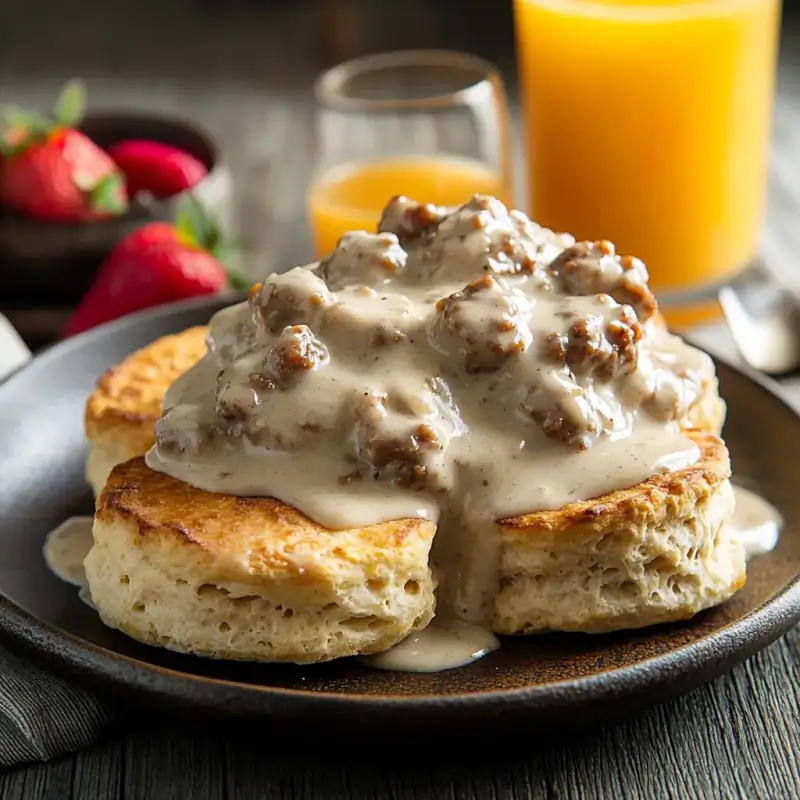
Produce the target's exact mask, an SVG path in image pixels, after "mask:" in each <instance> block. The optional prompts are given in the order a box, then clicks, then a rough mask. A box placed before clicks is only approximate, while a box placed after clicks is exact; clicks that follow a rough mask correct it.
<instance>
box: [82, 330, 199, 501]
mask: <svg viewBox="0 0 800 800" xmlns="http://www.w3.org/2000/svg"><path fill="white" fill-rule="evenodd" d="M207 333H208V328H207V327H206V326H199V327H197V328H189V329H188V330H185V331H183V332H182V333H177V334H175V335H173V336H165V337H163V338H162V339H158V340H156V341H155V342H153V343H152V344H150V345H148V346H147V347H144V348H142V349H141V350H137V351H136V352H135V353H133V354H132V355H130V356H128V357H127V358H126V359H125V360H124V361H123V362H122V363H121V364H118V365H117V366H115V367H112V368H111V369H109V370H107V371H106V372H105V373H104V374H103V375H102V376H101V377H100V379H99V380H98V381H97V388H96V389H95V391H94V392H93V393H92V394H91V396H90V397H89V400H88V401H87V403H86V409H85V413H84V427H85V430H86V438H87V439H88V440H89V445H90V451H89V457H88V460H87V463H86V479H87V480H88V481H89V483H90V484H91V486H92V488H93V489H94V493H95V495H98V494H99V493H100V491H101V490H102V488H103V486H104V484H105V482H106V478H107V477H108V474H109V472H111V469H112V467H114V465H115V464H120V463H122V462H123V461H127V460H128V459H129V458H133V457H134V456H139V455H142V454H143V453H145V452H147V450H148V449H149V448H150V446H151V445H152V444H153V428H154V426H155V424H156V420H157V419H158V417H159V415H160V414H161V406H162V404H163V402H164V395H165V394H166V392H167V389H168V388H169V387H170V385H171V384H172V383H173V382H174V381H175V379H176V378H178V377H179V376H180V375H182V374H183V373H184V372H186V371H187V370H188V369H189V368H190V367H192V366H194V365H195V364H196V363H197V362H198V361H199V360H200V359H201V358H202V357H203V356H204V355H205V354H206V335H207Z"/></svg>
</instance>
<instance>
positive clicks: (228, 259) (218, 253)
mask: <svg viewBox="0 0 800 800" xmlns="http://www.w3.org/2000/svg"><path fill="white" fill-rule="evenodd" d="M211 252H212V254H213V255H214V258H216V259H217V261H219V263H220V264H222V266H223V267H225V272H227V273H228V286H230V287H231V289H236V290H237V291H240V292H241V291H247V290H248V289H249V288H250V287H251V286H252V285H253V281H251V280H250V278H248V277H247V275H245V274H244V272H243V271H242V269H241V267H240V266H239V258H240V256H241V251H240V250H239V248H238V247H236V245H234V244H231V243H230V242H222V243H221V244H219V245H218V246H217V247H216V248H215V249H214V250H212V251H211Z"/></svg>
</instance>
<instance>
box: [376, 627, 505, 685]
mask: <svg viewBox="0 0 800 800" xmlns="http://www.w3.org/2000/svg"><path fill="white" fill-rule="evenodd" d="M498 647H500V642H499V641H498V639H497V637H496V636H495V635H494V634H493V633H492V632H491V631H490V630H489V629H488V628H486V627H485V626H481V625H473V624H470V623H468V622H460V621H459V620H449V621H447V622H444V623H443V622H442V621H437V620H435V619H434V620H433V622H431V623H430V625H428V627H427V628H424V629H423V630H421V631H418V632H417V633H412V634H411V636H408V637H406V638H405V639H403V641H402V642H400V644H397V645H395V646H394V647H392V648H390V649H389V650H387V651H386V652H384V653H376V654H375V655H372V656H366V657H365V658H364V659H363V661H364V663H366V664H369V666H371V667H375V668H376V669H387V670H395V671H397V672H441V671H442V670H446V669H455V668H456V667H465V666H466V665H467V664H471V663H472V662H473V661H477V660H478V659H479V658H483V656H485V655H487V654H488V653H491V652H492V650H497V648H498Z"/></svg>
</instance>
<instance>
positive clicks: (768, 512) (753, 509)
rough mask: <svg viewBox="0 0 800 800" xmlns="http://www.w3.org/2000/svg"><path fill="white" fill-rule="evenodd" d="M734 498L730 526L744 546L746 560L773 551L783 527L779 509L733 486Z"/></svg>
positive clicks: (758, 496) (761, 498) (747, 491)
mask: <svg viewBox="0 0 800 800" xmlns="http://www.w3.org/2000/svg"><path fill="white" fill-rule="evenodd" d="M733 494H734V498H735V503H736V505H735V509H734V512H733V517H732V519H731V521H730V523H729V524H730V525H731V526H732V527H733V528H734V529H735V530H736V533H737V535H738V537H739V539H740V540H741V542H742V544H743V545H744V552H745V555H746V556H747V558H748V560H749V559H751V558H755V557H756V556H761V555H764V554H765V553H769V552H770V551H771V550H774V549H775V545H776V544H778V536H779V534H780V529H781V526H782V525H783V519H782V518H781V515H780V512H779V511H778V509H777V508H775V506H773V505H771V504H770V503H768V502H767V501H766V500H765V499H764V498H763V497H761V496H760V495H758V494H755V492H751V491H749V490H748V489H743V488H742V487H741V486H734V487H733Z"/></svg>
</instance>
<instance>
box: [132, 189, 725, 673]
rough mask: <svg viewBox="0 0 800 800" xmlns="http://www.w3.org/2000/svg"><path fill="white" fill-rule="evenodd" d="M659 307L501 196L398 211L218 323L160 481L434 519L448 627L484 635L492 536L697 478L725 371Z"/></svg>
mask: <svg viewBox="0 0 800 800" xmlns="http://www.w3.org/2000/svg"><path fill="white" fill-rule="evenodd" d="M655 311H656V304H655V300H654V299H653V296H652V294H651V292H650V290H649V288H648V287H647V272H646V270H645V267H644V265H643V264H642V263H641V262H640V261H639V260H638V259H635V258H631V257H628V256H623V257H620V256H618V255H617V254H616V253H615V251H614V248H613V245H611V244H610V243H608V242H595V243H590V242H579V243H575V242H574V239H572V237H569V236H567V235H560V234H555V233H553V232H552V231H549V230H547V229H545V228H541V227H540V226H538V225H536V224H535V223H533V222H531V221H530V220H529V219H528V218H527V217H525V215H524V214H522V213H520V212H517V211H510V212H509V211H508V210H507V209H506V208H505V207H504V206H503V205H502V204H501V203H499V202H498V201H496V200H494V199H493V198H488V197H482V196H476V197H474V198H473V199H472V200H471V201H470V202H468V203H466V204H465V205H464V206H462V207H460V208H458V209H442V208H437V207H433V206H424V205H419V204H417V203H413V202H411V201H409V200H407V199H405V198H395V200H393V201H392V202H391V203H390V204H389V206H387V208H386V210H385V212H384V215H383V218H382V220H381V223H380V225H379V232H378V233H377V234H370V233H366V232H363V231H362V232H355V233H351V234H348V235H346V236H344V237H343V238H342V240H341V241H340V242H339V245H338V247H337V248H336V250H335V251H334V253H333V254H332V255H331V256H329V257H328V258H326V259H324V260H323V261H322V262H320V263H319V264H314V265H311V266H310V267H297V268H295V269H293V270H291V271H289V272H286V273H283V274H278V275H270V276H269V277H268V278H266V279H265V280H264V282H263V284H262V285H261V287H260V289H258V290H257V291H254V292H253V293H251V297H250V299H249V301H248V302H245V303H242V304H239V305H236V306H233V307H231V308H228V309H225V310H224V311H221V312H219V313H218V314H217V315H216V316H215V317H214V318H213V320H212V321H211V331H210V335H209V352H208V355H207V356H206V357H205V358H204V359H203V360H202V361H201V362H200V363H199V364H198V365H197V366H196V367H194V368H193V369H192V370H190V371H189V372H188V373H186V374H185V375H184V376H183V377H181V378H180V379H178V380H177V381H176V382H175V384H174V385H173V386H172V387H171V388H170V390H169V392H168V393H167V396H166V400H165V412H164V414H163V416H162V417H161V419H160V420H159V422H158V424H157V426H156V444H155V446H154V447H153V448H152V449H151V450H150V451H149V452H148V454H147V463H148V465H149V466H150V467H151V468H152V469H155V470H160V471H163V472H166V473H168V474H170V475H172V476H174V477H176V478H178V479H180V480H182V481H185V482H187V483H190V484H192V485H194V486H197V487H199V488H201V489H205V490H208V491H213V492H222V493H229V494H234V495H240V496H270V497H275V498H277V499H279V500H281V501H283V502H285V503H287V504H289V505H292V506H295V507H296V508H298V509H300V510H301V511H302V512H304V513H305V514H307V515H308V516H309V517H311V518H312V519H314V520H315V521H317V522H318V523H320V524H322V525H325V526H327V527H330V528H333V529H337V528H338V529H341V528H350V527H358V526H363V525H371V524H375V523H378V522H382V521H386V520H392V519H403V518H410V517H424V518H429V519H431V520H434V521H436V522H437V523H438V528H437V533H436V537H435V542H434V545H433V549H432V554H431V563H432V567H433V569H434V571H435V572H436V576H437V579H438V583H439V588H438V590H437V610H436V614H437V619H438V628H437V629H441V626H442V625H443V624H444V623H445V622H447V621H448V620H450V621H457V622H459V623H461V622H465V623H469V624H472V625H477V626H479V627H480V626H483V627H484V628H486V627H487V624H488V620H489V617H490V615H491V609H492V604H493V598H494V595H495V593H496V590H497V582H498V567H499V558H500V552H499V535H498V527H497V524H496V521H497V520H499V519H503V518H505V517H508V516H511V515H515V514H520V513H525V512H531V511H537V510H542V509H556V508H560V507H562V506H564V505H566V504H568V503H571V502H574V501H579V500H585V499H590V498H593V497H598V496H601V495H603V494H605V493H607V492H609V491H612V490H615V489H619V488H623V487H629V486H633V485H635V484H637V483H639V482H641V481H643V480H645V479H647V478H648V477H650V476H652V475H653V474H654V473H656V472H659V471H668V470H674V469H678V468H680V467H682V466H686V465H688V464H691V463H694V462H696V460H697V458H698V456H699V453H698V449H697V447H696V446H695V445H694V444H693V443H692V442H691V441H690V440H689V439H687V438H686V437H685V436H684V435H683V434H682V431H681V427H680V420H681V419H683V418H684V416H685V414H686V412H687V410H688V409H689V407H690V406H691V405H692V404H693V403H694V402H695V401H696V400H697V399H698V397H699V396H700V392H701V386H702V384H703V382H704V381H706V380H713V374H714V371H713V364H712V362H711V360H710V359H709V358H708V356H706V355H705V354H704V353H702V352H700V351H698V350H696V349H694V348H692V347H690V346H689V345H687V344H685V343H684V342H683V341H681V340H680V339H678V338H677V337H674V336H672V335H670V334H669V333H668V332H667V331H666V330H664V329H663V327H662V326H660V325H658V324H656V322H655V320H654V319H653V315H654V313H655ZM437 635H438V634H437ZM432 636H433V633H431V634H429V635H428V636H427V637H426V638H428V639H430V638H431V637H432ZM420 641H422V640H420ZM471 647H472V645H469V646H468V647H467V649H470V648H471ZM409 649H413V643H409V645H408V646H407V648H406V650H409ZM478 649H479V650H480V649H481V648H478ZM483 649H485V648H483ZM451 651H452V652H457V651H458V648H455V647H453V648H451ZM477 651H478V650H476V651H475V652H477ZM391 658H392V657H391V656H386V657H385V659H387V660H390V661H391ZM459 658H460V656H459V657H457V658H455V660H456V661H458V660H459ZM398 663H399V662H398ZM408 668H416V667H408Z"/></svg>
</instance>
